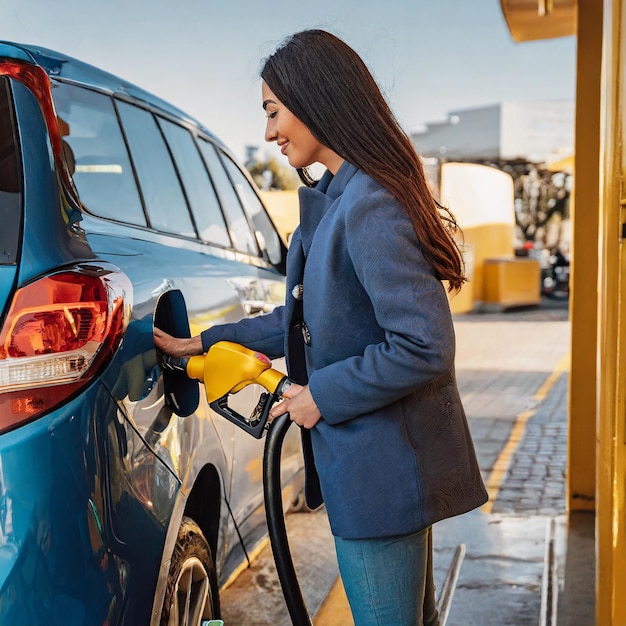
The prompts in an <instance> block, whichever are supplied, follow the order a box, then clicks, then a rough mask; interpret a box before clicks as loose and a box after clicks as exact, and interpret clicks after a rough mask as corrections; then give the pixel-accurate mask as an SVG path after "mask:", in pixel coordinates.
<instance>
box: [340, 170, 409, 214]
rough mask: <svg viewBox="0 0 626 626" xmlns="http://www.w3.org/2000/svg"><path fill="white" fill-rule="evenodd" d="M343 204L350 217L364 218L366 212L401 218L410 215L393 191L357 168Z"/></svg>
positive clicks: (348, 185) (347, 188)
mask: <svg viewBox="0 0 626 626" xmlns="http://www.w3.org/2000/svg"><path fill="white" fill-rule="evenodd" d="M341 204H342V205H343V206H342V209H343V211H344V213H345V214H346V217H347V218H348V219H350V218H358V219H362V217H363V216H364V215H365V214H367V215H372V214H377V215H379V216H380V217H383V216H386V217H387V218H391V217H395V218H400V219H404V218H405V217H408V216H407V214H406V211H405V210H404V209H403V208H402V206H401V205H400V203H399V202H398V201H397V200H396V198H395V197H394V196H393V195H392V193H391V192H390V191H389V190H388V189H387V188H386V187H384V186H383V185H382V184H381V183H380V182H378V181H377V180H375V179H374V178H372V177H371V176H370V175H369V174H366V173H365V172H364V171H363V170H357V172H356V173H355V174H354V176H353V177H352V178H351V179H350V180H349V181H348V184H347V185H346V188H345V189H344V192H343V196H342V199H341Z"/></svg>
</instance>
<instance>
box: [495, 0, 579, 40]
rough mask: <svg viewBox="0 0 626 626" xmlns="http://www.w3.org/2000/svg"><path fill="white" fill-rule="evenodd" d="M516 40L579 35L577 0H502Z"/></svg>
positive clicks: (508, 23) (505, 17) (504, 13)
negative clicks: (577, 31)
mask: <svg viewBox="0 0 626 626" xmlns="http://www.w3.org/2000/svg"><path fill="white" fill-rule="evenodd" d="M500 5H501V6H502V13H503V15H504V19H505V20H506V23H507V26H508V28H509V31H510V32H511V37H512V38H513V40H514V41H516V42H518V43H519V42H522V41H533V40H537V39H553V38H555V37H567V36H570V35H575V34H576V0H500Z"/></svg>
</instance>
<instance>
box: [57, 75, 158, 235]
mask: <svg viewBox="0 0 626 626" xmlns="http://www.w3.org/2000/svg"><path fill="white" fill-rule="evenodd" d="M52 94H53V97H54V104H55V108H56V111H57V118H58V124H59V130H60V132H61V136H62V139H63V144H64V145H63V147H64V150H65V155H66V160H67V163H68V166H69V167H70V170H73V179H74V184H75V185H76V189H77V190H78V195H79V197H80V201H81V203H82V205H83V206H84V207H85V209H87V210H88V211H90V212H91V213H93V214H94V215H99V216H100V217H107V218H110V219H114V220H121V221H123V222H127V223H130V224H137V225H139V226H145V225H146V217H145V214H144V212H143V207H142V204H141V198H140V196H139V192H138V191H137V183H136V181H135V177H134V175H133V170H132V167H131V164H130V159H129V157H128V151H127V149H126V144H125V143H124V137H123V135H122V131H121V130H120V126H119V123H118V120H117V115H116V114H115V109H114V107H113V101H112V100H111V98H110V97H109V96H107V95H104V94H101V93H97V92H95V91H90V90H88V89H83V88H81V87H76V86H74V85H67V84H65V83H56V82H55V83H53V84H52Z"/></svg>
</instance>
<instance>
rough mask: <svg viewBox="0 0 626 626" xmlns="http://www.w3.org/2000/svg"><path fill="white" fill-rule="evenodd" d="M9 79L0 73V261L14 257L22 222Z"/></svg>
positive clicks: (11, 259)
mask: <svg viewBox="0 0 626 626" xmlns="http://www.w3.org/2000/svg"><path fill="white" fill-rule="evenodd" d="M17 144H18V140H17V136H16V132H15V120H14V117H13V106H12V104H11V91H10V89H9V79H8V78H6V77H4V76H0V224H2V227H0V264H1V265H13V264H14V263H15V262H16V261H17V252H18V246H19V237H20V230H21V225H22V176H21V167H20V160H19V150H18V145H17Z"/></svg>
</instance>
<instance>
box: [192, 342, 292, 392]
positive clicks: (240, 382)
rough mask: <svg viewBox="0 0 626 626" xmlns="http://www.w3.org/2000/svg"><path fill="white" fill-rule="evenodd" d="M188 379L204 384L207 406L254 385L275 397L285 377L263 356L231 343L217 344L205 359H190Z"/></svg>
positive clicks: (202, 357) (203, 357) (199, 357)
mask: <svg viewBox="0 0 626 626" xmlns="http://www.w3.org/2000/svg"><path fill="white" fill-rule="evenodd" d="M187 375H188V376H189V377H190V378H195V379H196V380H199V381H201V382H203V383H204V386H205V390H206V397H207V400H208V401H209V403H211V402H213V401H214V400H217V399H218V398H221V397H223V396H225V395H226V394H227V393H237V392H238V391H240V390H241V389H243V388H244V387H246V386H247V385H251V384H255V383H256V384H259V385H262V386H263V387H265V389H267V390H268V391H269V392H270V393H275V392H276V390H277V388H278V385H279V384H280V382H281V380H283V378H284V377H285V375H284V374H282V373H281V372H279V371H277V370H273V369H272V362H271V361H270V359H269V358H268V357H266V356H265V355H264V354H262V353H260V352H256V351H255V350H250V349H249V348H245V347H244V346H242V345H239V344H237V343H233V342H231V341H219V342H218V343H216V344H214V345H212V346H211V348H210V350H209V351H208V352H207V354H206V355H204V356H193V357H191V358H190V359H189V361H188V362H187Z"/></svg>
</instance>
